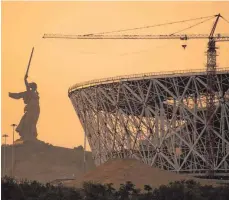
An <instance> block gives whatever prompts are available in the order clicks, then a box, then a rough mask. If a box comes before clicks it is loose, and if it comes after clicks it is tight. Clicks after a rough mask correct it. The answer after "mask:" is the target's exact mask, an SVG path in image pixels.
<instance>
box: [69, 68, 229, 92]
mask: <svg viewBox="0 0 229 200" xmlns="http://www.w3.org/2000/svg"><path fill="white" fill-rule="evenodd" d="M206 73H207V72H206V69H194V70H177V71H163V72H151V73H141V74H132V75H123V76H114V77H109V78H103V79H95V80H91V81H84V82H81V83H77V84H75V85H73V86H71V87H70V88H69V89H68V95H70V94H71V93H72V92H74V91H75V90H79V89H83V88H88V87H92V86H96V85H103V84H110V83H117V82H124V81H135V80H144V79H151V78H169V77H177V76H193V75H206ZM216 73H217V74H221V73H229V67H226V68H217V69H216Z"/></svg>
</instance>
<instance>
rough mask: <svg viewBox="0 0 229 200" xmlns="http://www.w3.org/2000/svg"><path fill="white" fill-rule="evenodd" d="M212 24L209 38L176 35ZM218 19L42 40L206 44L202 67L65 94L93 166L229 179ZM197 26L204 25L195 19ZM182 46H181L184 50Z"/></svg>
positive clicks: (228, 89)
mask: <svg viewBox="0 0 229 200" xmlns="http://www.w3.org/2000/svg"><path fill="white" fill-rule="evenodd" d="M211 19H214V23H213V26H212V28H211V32H210V33H209V34H178V35H177V33H180V32H183V31H185V30H189V29H191V28H193V27H195V26H198V25H200V24H203V23H204V22H206V21H209V20H211ZM220 19H223V20H224V21H226V22H227V23H229V21H228V20H226V19H225V18H224V17H223V16H221V15H220V14H217V15H213V16H207V17H200V18H194V19H188V20H182V21H177V22H170V23H164V24H157V25H153V26H146V27H139V28H133V29H126V30H118V31H111V32H103V33H100V34H85V35H63V34H45V35H44V37H43V38H57V39H91V40H93V39H96V40H97V39H102V40H104V39H109V40H112V39H114V40H117V39H125V40H130V39H132V40H136V39H142V40H145V39H148V40H160V39H162V40H182V41H187V40H190V39H191V40H200V39H205V40H208V43H207V44H208V46H207V62H206V69H202V70H196V71H173V72H163V73H149V74H138V75H130V76H121V77H114V78H106V79H103V80H95V81H88V82H84V83H80V84H76V85H74V86H73V87H71V88H70V89H69V91H68V96H69V98H70V99H71V101H72V104H73V106H74V109H75V111H76V113H77V115H78V116H79V119H80V121H81V123H82V125H83V128H84V131H85V135H86V137H87V139H88V142H89V145H90V147H91V150H92V154H93V156H94V159H95V163H96V165H97V166H98V165H100V164H102V163H104V162H106V161H107V160H109V159H113V158H135V159H138V160H141V161H142V162H144V163H146V164H148V165H150V166H154V167H158V168H161V169H165V170H170V171H174V172H177V173H188V174H191V175H194V176H203V177H206V176H208V177H210V178H212V177H213V176H214V177H222V176H228V177H229V68H224V69H222V68H218V67H217V64H216V57H217V47H216V43H218V42H228V41H229V35H223V34H215V30H216V27H217V24H218V22H219V20H220ZM196 20H198V22H197V23H196V24H194V25H191V26H189V27H187V28H184V29H182V30H179V31H176V32H174V33H173V34H169V35H151V34H148V35H137V34H134V35H128V34H125V35H112V34H111V33H114V32H122V31H130V30H137V29H143V28H153V27H158V26H165V25H172V24H177V23H186V22H190V21H196ZM199 20H201V21H199ZM186 46H187V45H186V44H183V45H182V47H183V48H184V49H185V48H186Z"/></svg>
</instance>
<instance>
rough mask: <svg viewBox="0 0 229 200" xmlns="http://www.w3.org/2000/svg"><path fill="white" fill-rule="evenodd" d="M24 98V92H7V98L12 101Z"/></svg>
mask: <svg viewBox="0 0 229 200" xmlns="http://www.w3.org/2000/svg"><path fill="white" fill-rule="evenodd" d="M23 96H24V92H20V93H11V92H9V97H10V98H13V99H21V98H23Z"/></svg>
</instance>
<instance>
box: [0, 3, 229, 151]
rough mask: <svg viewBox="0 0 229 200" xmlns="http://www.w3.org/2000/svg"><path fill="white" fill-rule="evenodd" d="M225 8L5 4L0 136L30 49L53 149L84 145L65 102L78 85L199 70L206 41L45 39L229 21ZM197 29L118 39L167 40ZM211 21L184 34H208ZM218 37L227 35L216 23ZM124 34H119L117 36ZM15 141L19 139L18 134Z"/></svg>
mask: <svg viewBox="0 0 229 200" xmlns="http://www.w3.org/2000/svg"><path fill="white" fill-rule="evenodd" d="M228 10H229V2H2V134H5V133H7V134H9V135H10V137H9V138H8V142H9V143H11V142H12V137H11V136H12V128H11V127H10V124H12V123H16V124H18V123H19V120H20V119H21V117H22V115H23V108H24V105H23V101H22V100H14V99H10V98H9V97H8V92H21V91H24V90H25V86H24V81H23V78H24V75H25V71H26V68H27V63H28V60H29V55H30V52H31V49H32V47H33V46H34V47H35V51H34V56H33V60H32V63H31V69H30V72H29V79H28V80H29V81H34V82H36V83H37V84H38V92H39V93H40V107H41V113H40V118H39V121H38V125H37V128H38V134H39V136H38V139H40V140H43V141H45V142H48V143H52V144H53V145H59V146H64V147H70V148H72V147H74V146H78V145H81V144H83V129H82V126H81V124H80V123H79V120H78V117H77V115H76V113H75V111H74V109H73V106H72V104H71V102H70V100H69V98H68V95H67V91H68V88H69V87H70V86H71V85H73V84H75V83H78V82H82V81H87V80H91V79H97V78H104V77H110V76H116V75H127V74H133V73H144V72H157V71H170V70H185V69H200V68H204V67H205V63H206V56H205V51H206V46H207V41H206V40H195V41H194V40H193V41H191V40H190V41H188V42H187V45H188V46H187V48H186V50H183V48H182V47H181V45H182V44H183V42H181V41H178V40H176V41H170V40H144V41H143V40H134V41H124V40H106V41H102V40H94V41H93V40H59V39H42V36H43V34H44V33H62V34H87V33H98V32H104V31H113V30H119V29H127V28H135V27H142V26H147V25H154V24H159V23H165V22H169V21H178V20H184V19H190V18H196V17H202V16H203V17H204V16H210V15H214V14H218V13H221V14H222V15H223V16H224V17H225V18H226V19H227V20H229V12H228ZM196 22H197V21H194V22H188V23H182V24H179V25H172V26H166V27H163V28H162V27H157V28H151V29H145V30H138V31H129V32H124V33H123V34H170V33H173V32H176V31H179V30H181V29H183V28H185V27H187V26H191V25H193V24H194V23H196ZM212 24H213V20H211V21H208V22H206V23H204V24H202V25H200V26H198V27H194V28H193V29H191V30H188V31H186V32H184V33H209V32H210V30H211V27H212ZM216 33H229V23H226V22H225V21H223V20H220V22H219V26H218V28H217V30H216ZM120 34H122V33H120ZM218 45H219V46H220V53H219V57H218V66H219V67H229V43H226V42H225V43H220V44H218ZM16 135H17V136H16V139H17V138H19V136H18V134H16Z"/></svg>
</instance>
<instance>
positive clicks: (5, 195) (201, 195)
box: [1, 177, 229, 200]
mask: <svg viewBox="0 0 229 200" xmlns="http://www.w3.org/2000/svg"><path fill="white" fill-rule="evenodd" d="M1 187H2V198H1V199H2V200H81V199H84V200H118V199H119V200H152V199H155V200H205V199H208V200H216V199H220V200H228V199H229V185H227V186H225V185H224V186H218V187H212V186H201V185H200V184H199V183H197V182H194V181H179V182H173V183H170V184H169V185H162V186H160V187H159V188H158V189H152V188H151V187H150V186H148V185H145V186H144V190H142V191H140V190H139V189H136V188H135V186H134V185H133V184H132V183H131V182H126V184H123V185H122V184H121V185H120V188H119V189H118V190H115V189H114V188H113V187H112V184H106V185H101V184H95V183H89V182H86V183H84V184H83V186H82V188H78V189H76V188H69V187H64V186H62V185H58V186H54V185H51V184H49V183H47V184H41V183H39V182H36V181H32V182H31V181H16V180H14V179H12V178H9V177H4V178H2V179H1Z"/></svg>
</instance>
